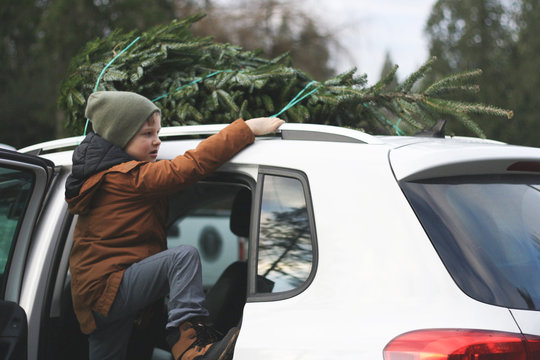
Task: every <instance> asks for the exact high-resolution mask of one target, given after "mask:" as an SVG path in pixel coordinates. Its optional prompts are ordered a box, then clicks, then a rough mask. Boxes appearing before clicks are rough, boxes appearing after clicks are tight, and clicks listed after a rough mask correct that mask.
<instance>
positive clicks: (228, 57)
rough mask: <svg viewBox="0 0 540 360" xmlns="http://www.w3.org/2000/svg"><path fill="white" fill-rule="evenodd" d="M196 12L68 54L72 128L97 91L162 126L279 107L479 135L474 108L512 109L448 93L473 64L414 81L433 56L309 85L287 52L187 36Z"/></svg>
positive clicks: (465, 87) (65, 102)
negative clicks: (120, 94) (118, 95)
mask: <svg viewBox="0 0 540 360" xmlns="http://www.w3.org/2000/svg"><path fill="white" fill-rule="evenodd" d="M201 17H202V16H192V17H189V18H185V19H183V20H175V21H173V22H172V23H170V24H168V25H159V26H156V27H154V28H152V29H150V30H149V31H147V32H145V33H143V34H141V35H140V37H138V36H137V34H135V33H133V32H129V33H123V32H120V31H114V32H112V33H111V34H110V35H109V36H108V37H106V38H100V39H96V40H94V41H91V42H89V43H88V44H87V45H86V47H85V48H84V49H83V50H82V51H81V52H80V53H79V54H78V55H77V56H75V57H74V58H73V59H72V61H71V64H70V67H69V70H68V74H67V77H66V79H65V81H64V82H63V84H62V87H61V94H60V97H59V107H60V108H61V109H63V110H64V111H65V113H66V116H67V124H66V126H67V128H68V129H69V130H70V131H71V132H72V133H73V135H79V134H81V133H82V132H83V128H84V126H85V123H86V119H85V117H84V109H85V102H86V99H87V98H88V96H89V95H90V94H91V93H92V92H93V91H96V90H120V91H133V92H137V93H140V94H142V95H144V96H146V97H147V98H149V99H153V100H154V101H155V102H156V103H157V104H158V106H159V107H160V108H161V109H162V115H163V121H162V125H163V126H175V125H191V124H209V123H229V122H231V121H232V120H234V119H236V118H238V117H243V118H251V117H260V116H271V115H273V114H279V116H280V117H281V118H283V119H284V120H286V121H289V122H300V123H301V122H309V123H314V124H330V125H337V126H345V127H351V128H356V129H361V130H363V131H366V132H368V133H376V134H397V135H411V134H415V133H418V132H420V131H422V130H425V129H427V128H431V127H433V126H434V125H435V124H436V122H437V121H438V120H440V119H441V118H444V119H449V120H450V119H451V120H457V121H460V122H462V123H463V124H465V125H466V126H467V128H468V129H470V130H471V133H472V134H473V135H476V136H480V137H484V134H483V132H482V130H481V129H480V128H479V127H478V126H477V125H476V123H475V122H474V120H473V118H472V116H473V115H474V114H488V115H492V116H505V117H508V118H511V117H512V116H513V114H512V112H511V111H508V110H504V109H500V108H497V107H494V106H488V105H483V104H471V103H465V102H461V101H453V100H451V98H450V97H449V95H450V96H451V94H452V93H455V92H477V91H479V89H478V86H477V85H476V84H474V80H475V79H477V77H478V76H480V75H481V71H480V70H475V71H470V72H465V73H461V74H454V75H450V76H448V77H445V78H443V79H440V80H438V81H436V82H434V83H432V84H428V85H423V88H418V86H417V85H418V84H419V83H420V81H419V80H420V79H422V78H423V77H424V75H425V74H426V73H427V72H428V71H429V70H430V68H431V65H432V64H433V62H434V61H436V59H435V58H432V59H430V60H429V61H427V62H426V63H425V64H424V65H423V66H422V67H420V69H418V70H417V71H416V72H415V73H413V74H411V75H410V76H409V77H408V78H407V79H406V80H405V81H404V82H403V83H402V84H400V85H399V86H398V87H397V88H396V87H395V85H392V86H391V84H392V81H393V80H394V79H395V73H396V71H397V66H395V67H394V68H393V69H392V70H391V71H390V72H388V73H387V74H386V76H384V77H383V78H382V79H381V80H380V81H379V82H378V83H376V84H375V85H373V86H367V78H366V75H360V76H358V75H356V69H352V70H350V71H348V72H344V73H342V74H340V75H338V76H336V77H334V78H332V79H328V80H326V81H321V82H317V81H315V80H314V79H312V78H311V77H310V75H309V74H307V73H305V72H302V71H300V70H298V69H296V68H294V67H292V65H291V61H290V58H289V56H288V55H287V54H283V55H282V56H279V57H278V58H275V59H264V58H262V57H260V56H259V54H258V53H257V52H254V51H245V50H243V49H241V48H239V47H237V46H233V45H230V44H222V43H216V42H213V40H212V38H209V37H204V38H199V37H195V36H194V35H193V34H192V33H191V31H190V27H191V25H192V24H193V23H195V22H196V21H198V20H200V19H201ZM134 40H136V41H134ZM128 47H129V48H128ZM121 51H122V53H121V54H120V52H121ZM113 59H114V61H112V60H113ZM98 78H99V82H97V79H98ZM308 88H309V89H308ZM300 95H302V96H300Z"/></svg>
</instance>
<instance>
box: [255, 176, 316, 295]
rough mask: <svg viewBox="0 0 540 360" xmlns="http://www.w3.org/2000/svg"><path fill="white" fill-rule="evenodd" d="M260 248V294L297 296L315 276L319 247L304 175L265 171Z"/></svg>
mask: <svg viewBox="0 0 540 360" xmlns="http://www.w3.org/2000/svg"><path fill="white" fill-rule="evenodd" d="M262 180H263V181H262V197H261V209H260V218H259V233H258V238H259V242H258V249H257V284H256V291H257V293H281V294H282V295H284V296H287V294H284V293H288V295H294V294H296V293H298V292H300V291H302V289H303V288H305V287H306V286H307V284H308V283H309V281H310V279H311V278H312V276H313V275H314V262H315V260H316V246H315V233H314V231H315V230H314V229H315V227H314V222H313V218H312V216H310V214H311V208H310V201H309V191H308V189H307V182H306V180H305V178H304V177H302V176H300V175H298V176H297V177H293V176H282V175H281V174H279V173H277V174H265V175H264V176H263V177H262Z"/></svg>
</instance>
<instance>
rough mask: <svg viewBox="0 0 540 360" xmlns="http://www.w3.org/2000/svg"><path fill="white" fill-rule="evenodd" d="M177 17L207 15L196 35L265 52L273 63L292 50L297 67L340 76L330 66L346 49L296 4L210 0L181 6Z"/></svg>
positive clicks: (325, 75) (197, 26) (315, 73)
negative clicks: (334, 54)
mask: <svg viewBox="0 0 540 360" xmlns="http://www.w3.org/2000/svg"><path fill="white" fill-rule="evenodd" d="M176 13H177V15H178V17H179V18H182V17H185V16H187V15H195V14H197V13H204V14H206V17H205V18H203V19H202V20H200V21H198V22H197V23H195V24H194V25H193V28H192V31H193V33H194V34H195V35H198V36H212V37H213V38H214V39H215V40H216V42H219V43H231V44H235V45H239V46H241V47H242V48H244V49H246V50H261V55H262V56H264V57H266V58H269V59H271V58H274V57H277V56H279V55H282V54H283V53H286V52H287V53H289V54H290V57H291V60H292V64H293V66H295V67H297V68H299V69H302V70H303V71H306V72H308V73H309V74H310V75H311V76H313V77H314V78H315V79H317V80H326V79H328V78H329V77H331V76H333V75H335V70H334V69H333V68H332V67H331V66H330V51H331V49H333V48H340V49H341V50H342V51H343V50H344V49H343V48H342V47H341V45H340V44H339V42H338V41H337V39H336V38H335V37H334V36H333V35H332V34H331V33H330V32H329V30H327V29H326V28H325V26H324V21H321V20H320V19H315V18H314V16H313V14H310V13H307V12H306V11H305V10H303V8H302V7H301V6H300V4H298V3H295V2H292V1H283V0H250V1H248V0H240V1H234V2H232V1H231V2H229V3H226V4H225V5H221V6H217V5H215V4H214V3H212V2H210V1H208V0H206V1H199V3H198V4H197V3H193V2H192V3H190V4H185V5H181V4H177V12H176ZM315 24H317V25H315Z"/></svg>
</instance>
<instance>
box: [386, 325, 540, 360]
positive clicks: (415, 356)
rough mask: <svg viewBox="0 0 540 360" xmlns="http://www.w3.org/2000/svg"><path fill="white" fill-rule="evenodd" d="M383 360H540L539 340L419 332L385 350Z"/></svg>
mask: <svg viewBox="0 0 540 360" xmlns="http://www.w3.org/2000/svg"><path fill="white" fill-rule="evenodd" d="M384 359H385V360H540V337H536V336H529V335H527V336H525V337H524V336H522V335H521V334H514V333H505V332H497V331H484V330H465V329H441V330H418V331H413V332H409V333H405V334H402V335H400V336H398V337H396V338H395V339H393V340H392V341H391V342H390V343H388V345H386V347H385V348H384Z"/></svg>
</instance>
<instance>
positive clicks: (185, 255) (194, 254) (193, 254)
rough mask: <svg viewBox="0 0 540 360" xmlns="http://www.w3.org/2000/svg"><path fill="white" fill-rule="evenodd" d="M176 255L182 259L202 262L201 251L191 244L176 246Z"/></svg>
mask: <svg viewBox="0 0 540 360" xmlns="http://www.w3.org/2000/svg"><path fill="white" fill-rule="evenodd" d="M174 250H175V253H176V257H177V258H178V259H179V260H182V261H196V262H200V261H201V260H200V256H199V251H198V250H197V248H195V247H193V246H191V245H180V246H176V247H175V248H174Z"/></svg>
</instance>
